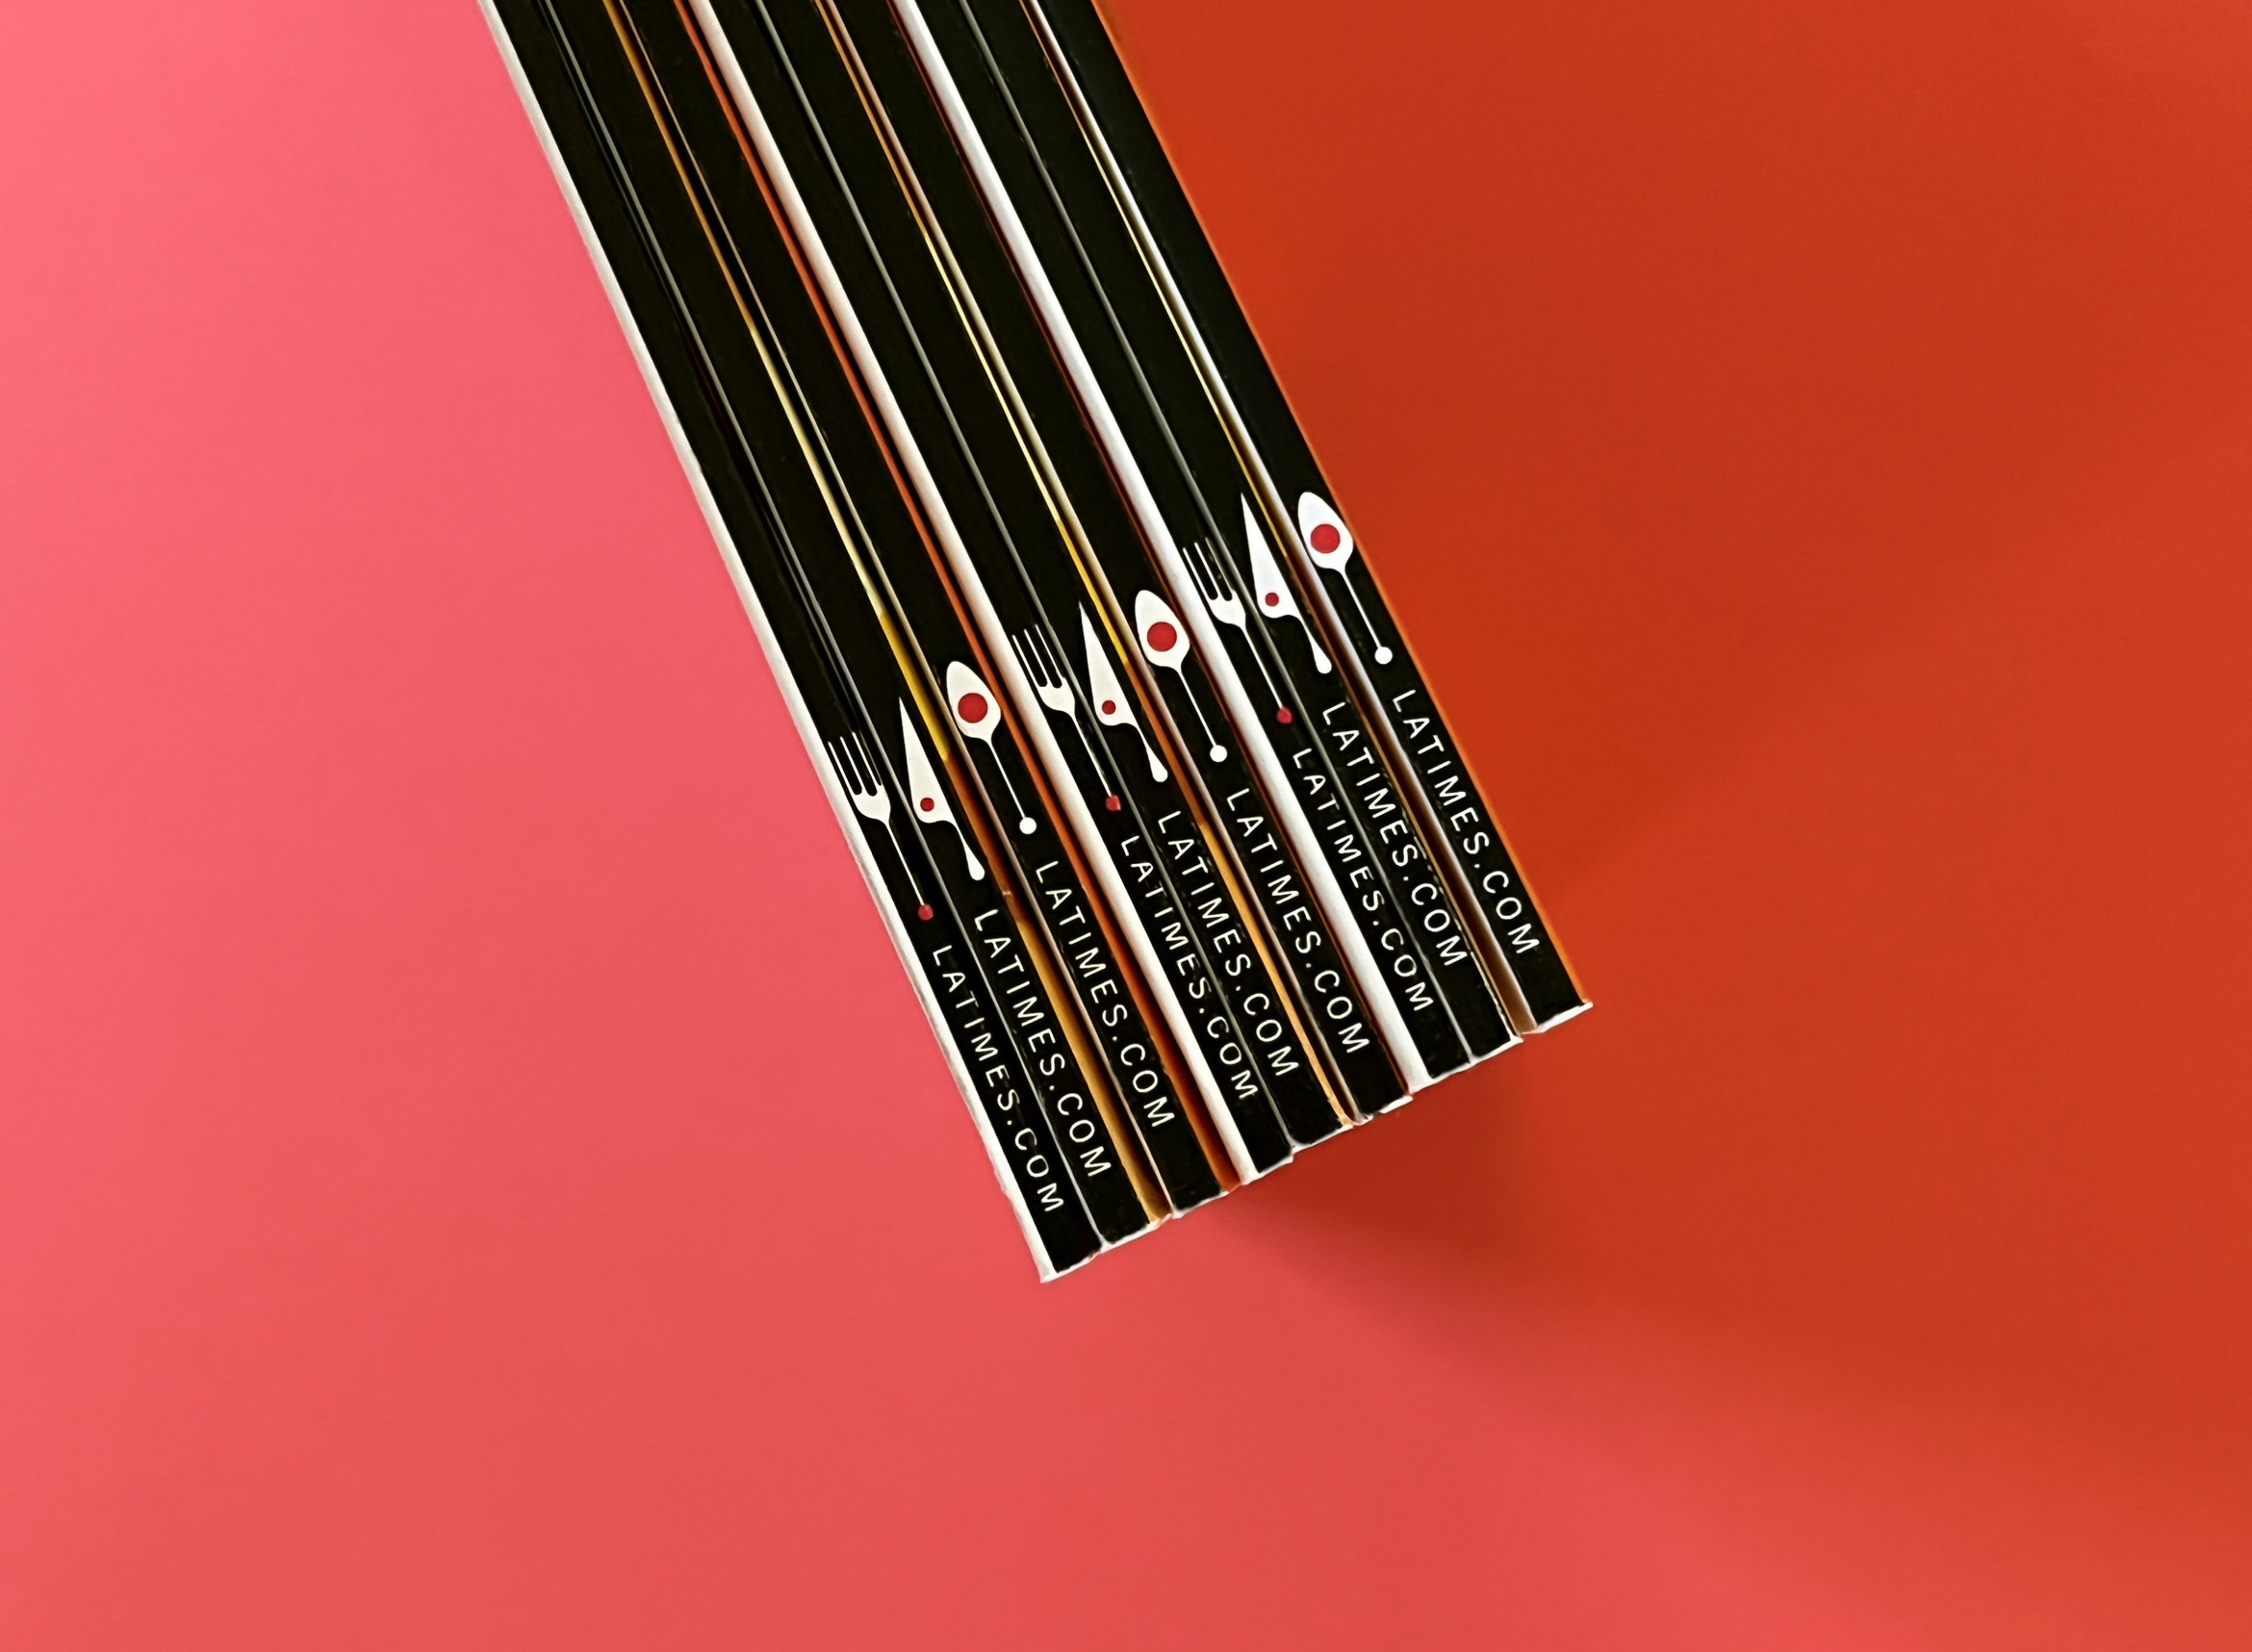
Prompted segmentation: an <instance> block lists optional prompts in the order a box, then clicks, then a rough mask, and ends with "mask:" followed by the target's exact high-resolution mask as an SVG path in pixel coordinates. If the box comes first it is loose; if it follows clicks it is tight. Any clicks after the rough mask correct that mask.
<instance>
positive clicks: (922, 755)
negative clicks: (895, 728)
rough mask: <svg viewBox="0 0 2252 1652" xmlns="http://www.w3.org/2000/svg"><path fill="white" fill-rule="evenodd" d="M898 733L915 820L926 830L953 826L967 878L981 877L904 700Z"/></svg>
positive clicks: (982, 871) (966, 836) (980, 866)
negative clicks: (903, 754) (904, 756)
mask: <svg viewBox="0 0 2252 1652" xmlns="http://www.w3.org/2000/svg"><path fill="white" fill-rule="evenodd" d="M899 733H900V741H901V744H902V745H904V746H905V747H906V748H907V781H908V797H909V798H910V799H912V800H913V801H914V805H915V819H916V820H918V821H920V822H922V823H923V826H924V829H925V830H928V829H929V828H931V827H932V826H952V827H953V828H954V835H955V837H956V838H957V839H959V840H960V844H961V858H962V860H963V861H964V862H965V863H966V864H967V865H968V867H969V875H970V876H971V877H979V878H982V877H985V866H984V865H983V864H982V863H981V862H980V861H979V859H978V857H977V855H976V854H975V853H974V852H972V851H971V849H970V846H969V834H968V833H966V832H964V831H963V830H962V829H961V823H960V821H958V820H956V819H955V818H954V809H953V807H952V806H951V805H950V804H949V803H948V802H947V801H946V794H945V793H944V792H943V791H941V790H940V789H939V786H938V771H937V770H935V769H934V768H932V767H931V754H930V753H929V752H927V751H925V750H923V742H922V737H921V736H920V735H918V734H916V732H915V720H914V719H913V717H911V716H910V715H908V706H907V701H906V700H904V699H903V700H901V701H900V702H899Z"/></svg>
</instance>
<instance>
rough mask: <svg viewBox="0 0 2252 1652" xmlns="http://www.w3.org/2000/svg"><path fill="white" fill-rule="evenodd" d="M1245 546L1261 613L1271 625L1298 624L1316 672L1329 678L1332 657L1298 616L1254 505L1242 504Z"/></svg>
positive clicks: (1309, 627)
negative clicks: (1249, 556) (1286, 622)
mask: <svg viewBox="0 0 2252 1652" xmlns="http://www.w3.org/2000/svg"><path fill="white" fill-rule="evenodd" d="M1243 543H1244V544H1245V545H1247V546H1250V550H1251V589H1252V593H1253V595H1255V596H1256V597H1258V598H1259V611H1260V612H1261V613H1262V614H1265V615H1266V616H1267V623H1270V624H1271V623H1274V622H1275V621H1277V620H1295V621H1297V623H1298V629H1299V630H1301V631H1303V632H1305V633H1306V647H1307V648H1311V649H1313V650H1314V669H1315V670H1316V671H1318V672H1319V673H1321V674H1323V675H1324V676H1326V675H1328V674H1329V656H1328V655H1327V654H1325V653H1323V652H1322V651H1321V645H1320V644H1319V643H1318V642H1316V641H1315V639H1314V627H1313V626H1312V625H1309V624H1308V623H1306V616H1305V615H1303V614H1301V613H1299V612H1298V601H1297V598H1296V597H1292V595H1291V588H1290V586H1289V585H1288V584H1286V583H1285V582H1284V580H1283V571H1282V567H1281V565H1280V564H1278V563H1277V562H1276V561H1275V560H1274V552H1273V551H1271V550H1269V549H1267V536H1266V535H1265V534H1263V533H1261V532H1260V531H1259V519H1258V518H1257V517H1255V516H1253V515H1252V514H1251V501H1250V500H1249V499H1245V500H1244V501H1243Z"/></svg>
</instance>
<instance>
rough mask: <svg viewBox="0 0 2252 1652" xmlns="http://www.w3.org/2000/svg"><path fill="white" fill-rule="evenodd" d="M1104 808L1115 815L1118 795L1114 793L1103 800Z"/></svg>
mask: <svg viewBox="0 0 2252 1652" xmlns="http://www.w3.org/2000/svg"><path fill="white" fill-rule="evenodd" d="M1103 807H1104V808H1106V809H1109V810H1111V811H1112V812H1113V813H1115V812H1116V811H1117V808H1118V794H1117V793H1115V792H1113V793H1112V794H1111V795H1110V796H1109V797H1107V798H1105V799H1104V800H1103Z"/></svg>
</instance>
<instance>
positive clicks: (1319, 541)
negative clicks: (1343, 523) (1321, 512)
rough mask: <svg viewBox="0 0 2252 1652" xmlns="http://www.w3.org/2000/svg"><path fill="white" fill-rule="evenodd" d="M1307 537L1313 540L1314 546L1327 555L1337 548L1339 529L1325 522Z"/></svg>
mask: <svg viewBox="0 0 2252 1652" xmlns="http://www.w3.org/2000/svg"><path fill="white" fill-rule="evenodd" d="M1307 537H1308V538H1309V539H1310V540H1311V541H1312V542H1313V545H1314V548H1315V549H1316V550H1318V551H1320V552H1321V553H1322V554H1323V555H1325V556H1326V555H1327V554H1328V553H1329V552H1331V551H1333V550H1335V549H1336V548H1337V546H1338V531H1337V529H1336V527H1335V526H1333V525H1332V524H1331V523H1329V522H1323V523H1322V524H1321V525H1320V526H1319V527H1318V528H1316V529H1315V530H1314V531H1313V533H1311V534H1309V535H1308V536H1307Z"/></svg>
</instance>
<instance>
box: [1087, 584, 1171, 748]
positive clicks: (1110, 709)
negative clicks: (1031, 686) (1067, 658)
mask: <svg viewBox="0 0 2252 1652" xmlns="http://www.w3.org/2000/svg"><path fill="white" fill-rule="evenodd" d="M1079 632H1080V635H1081V636H1083V637H1084V638H1086V639H1087V691H1088V699H1089V700H1091V701H1092V702H1093V704H1094V714H1095V721H1096V722H1097V723H1099V724H1102V725H1103V726H1104V727H1105V728H1131V729H1133V730H1134V738H1135V739H1137V740H1139V741H1140V742H1141V754H1142V755H1143V756H1145V757H1147V758H1148V759H1149V777H1150V778H1151V779H1153V780H1163V779H1164V777H1165V766H1164V764H1163V763H1161V762H1159V761H1158V754H1157V748H1156V747H1154V746H1152V745H1151V744H1150V743H1149V736H1148V735H1146V734H1144V733H1143V732H1142V731H1141V724H1139V723H1137V722H1135V721H1134V702H1133V701H1132V700H1130V699H1127V698H1126V691H1125V690H1123V689H1121V688H1120V687H1119V686H1118V674H1117V673H1116V672H1114V671H1113V670H1112V669H1111V656H1110V653H1109V651H1108V650H1106V649H1105V648H1104V647H1103V643H1102V639H1101V638H1100V637H1098V636H1097V635H1096V634H1095V628H1094V622H1093V621H1092V620H1090V619H1088V617H1087V610H1086V609H1085V608H1082V609H1080V611H1079Z"/></svg>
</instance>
